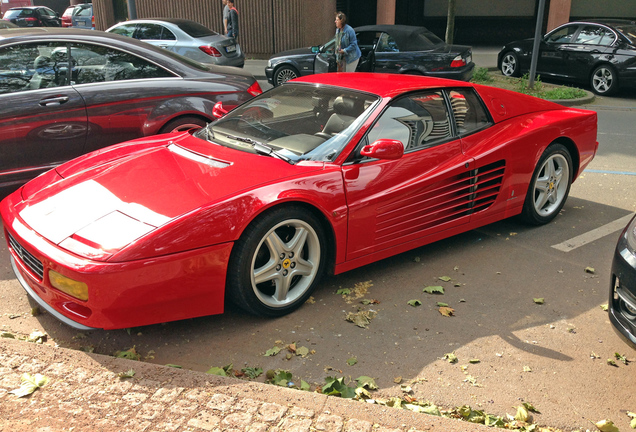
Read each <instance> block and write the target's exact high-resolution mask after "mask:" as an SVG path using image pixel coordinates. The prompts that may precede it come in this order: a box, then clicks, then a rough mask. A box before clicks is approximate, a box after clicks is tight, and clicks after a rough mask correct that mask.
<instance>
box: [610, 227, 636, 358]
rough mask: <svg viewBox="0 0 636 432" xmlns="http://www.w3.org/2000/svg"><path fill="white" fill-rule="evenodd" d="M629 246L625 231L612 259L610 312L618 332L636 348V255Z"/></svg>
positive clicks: (613, 324)
mask: <svg viewBox="0 0 636 432" xmlns="http://www.w3.org/2000/svg"><path fill="white" fill-rule="evenodd" d="M632 223H633V222H630V224H629V225H628V228H629V227H630V226H632ZM627 246H628V245H627V240H626V238H625V231H623V233H622V234H621V236H620V238H619V240H618V244H617V245H616V250H615V252H614V258H613V260H612V274H611V279H610V292H609V303H608V313H609V319H610V322H611V323H612V326H613V328H614V330H615V331H616V333H617V334H618V335H619V336H620V337H621V338H622V339H623V340H624V341H625V342H626V343H627V344H629V345H631V346H632V348H634V349H636V255H634V253H633V252H632V251H631V250H630V248H629V247H627Z"/></svg>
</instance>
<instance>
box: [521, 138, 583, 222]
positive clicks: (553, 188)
mask: <svg viewBox="0 0 636 432" xmlns="http://www.w3.org/2000/svg"><path fill="white" fill-rule="evenodd" d="M572 176H573V172H572V157H571V156H570V152H569V151H568V149H567V148H566V147H565V146H564V145H562V144H558V143H555V144H551V145H549V146H548V148H547V149H545V151H544V152H543V154H542V155H541V158H539V162H538V163H537V166H536V168H535V170H534V173H533V174H532V180H531V181H530V184H529V186H528V193H527V194H526V198H525V201H524V204H523V210H522V212H521V217H522V219H523V220H524V221H525V222H527V223H529V224H531V225H543V224H546V223H548V222H550V221H551V220H552V219H554V218H555V217H556V216H557V215H558V214H559V212H560V211H561V209H562V208H563V205H564V204H565V201H566V200H567V197H568V195H569V193H570V185H571V184H572Z"/></svg>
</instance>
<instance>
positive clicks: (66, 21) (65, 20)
mask: <svg viewBox="0 0 636 432" xmlns="http://www.w3.org/2000/svg"><path fill="white" fill-rule="evenodd" d="M76 7H77V6H76V5H71V6H69V7H67V8H66V10H65V11H64V13H63V14H62V16H61V17H60V19H61V20H62V27H73V20H72V18H71V17H72V16H73V11H75V8H76Z"/></svg>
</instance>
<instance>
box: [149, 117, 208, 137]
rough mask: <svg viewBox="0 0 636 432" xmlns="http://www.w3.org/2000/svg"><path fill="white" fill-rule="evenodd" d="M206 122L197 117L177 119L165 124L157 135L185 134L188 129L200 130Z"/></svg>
mask: <svg viewBox="0 0 636 432" xmlns="http://www.w3.org/2000/svg"><path fill="white" fill-rule="evenodd" d="M206 124H207V122H206V121H205V120H203V119H201V118H199V117H179V118H176V119H174V120H171V121H169V122H168V123H166V125H165V126H164V127H162V128H161V129H160V130H159V133H171V132H185V131H187V130H190V129H200V128H202V127H204V126H205V125H206Z"/></svg>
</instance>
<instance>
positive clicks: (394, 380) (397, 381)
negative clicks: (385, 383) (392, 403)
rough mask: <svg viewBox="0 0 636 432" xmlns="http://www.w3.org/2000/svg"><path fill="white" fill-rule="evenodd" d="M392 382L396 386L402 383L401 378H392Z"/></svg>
mask: <svg viewBox="0 0 636 432" xmlns="http://www.w3.org/2000/svg"><path fill="white" fill-rule="evenodd" d="M393 382H394V383H396V384H399V383H401V382H402V377H401V376H399V377H395V378H393Z"/></svg>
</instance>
